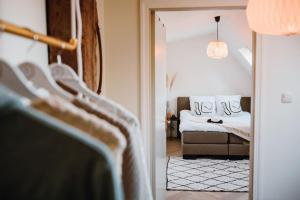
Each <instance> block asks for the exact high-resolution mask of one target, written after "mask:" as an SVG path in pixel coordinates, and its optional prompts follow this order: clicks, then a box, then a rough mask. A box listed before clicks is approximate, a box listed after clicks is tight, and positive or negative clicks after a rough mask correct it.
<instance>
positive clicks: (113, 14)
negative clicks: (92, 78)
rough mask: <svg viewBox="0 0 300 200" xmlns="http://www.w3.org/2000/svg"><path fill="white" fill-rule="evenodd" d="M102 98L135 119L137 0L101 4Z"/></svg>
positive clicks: (136, 96) (136, 94)
mask: <svg viewBox="0 0 300 200" xmlns="http://www.w3.org/2000/svg"><path fill="white" fill-rule="evenodd" d="M104 25H105V30H104V32H105V33H104V41H105V43H104V45H105V57H104V59H105V72H104V76H105V90H106V92H105V95H106V96H107V97H109V98H111V99H113V100H115V101H116V102H118V103H120V104H122V105H123V106H125V107H126V108H128V109H129V110H130V111H132V112H133V113H135V114H136V115H139V110H140V103H139V102H140V100H139V99H140V88H139V85H140V81H139V75H140V56H139V54H140V51H139V50H140V41H139V38H140V37H139V28H140V26H139V0H126V1H119V0H105V1H104Z"/></svg>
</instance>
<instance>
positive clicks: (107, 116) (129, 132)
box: [73, 98, 152, 200]
mask: <svg viewBox="0 0 300 200" xmlns="http://www.w3.org/2000/svg"><path fill="white" fill-rule="evenodd" d="M73 104H74V105H76V106H77V107H80V108H82V109H84V110H86V111H87V112H89V113H91V114H93V115H96V116H98V117H99V118H101V119H104V120H106V121H108V122H110V123H111V124H112V125H114V126H116V127H118V128H119V129H120V131H121V132H122V133H123V134H124V136H125V137H126V139H127V147H126V149H125V152H124V154H123V160H124V162H123V167H122V169H123V172H122V180H123V186H124V193H125V199H126V200H151V199H152V193H151V190H150V189H149V185H150V184H148V181H149V180H148V178H147V176H146V175H145V172H144V170H145V169H144V165H143V163H142V155H141V153H140V144H139V139H138V134H139V132H137V131H136V130H135V129H136V124H134V126H129V124H128V123H127V122H126V121H124V120H123V119H122V118H119V117H117V116H114V115H112V113H110V112H107V111H106V110H104V109H103V108H101V107H100V106H98V105H97V104H94V103H91V102H86V101H84V100H82V99H78V98H77V99H75V100H74V101H73Z"/></svg>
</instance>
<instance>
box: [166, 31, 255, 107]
mask: <svg viewBox="0 0 300 200" xmlns="http://www.w3.org/2000/svg"><path fill="white" fill-rule="evenodd" d="M167 28H168V27H167ZM167 30H168V29H167ZM214 37H215V35H212V34H209V35H206V36H197V37H194V38H189V39H185V40H181V41H175V42H171V43H168V46H167V70H168V74H169V77H171V76H173V75H174V74H175V73H177V77H176V79H175V82H174V86H173V88H172V90H171V92H170V93H169V99H171V110H172V111H173V112H174V113H176V100H177V97H178V96H191V95H218V94H225V95H230V94H241V95H242V96H250V95H251V74H250V73H249V72H248V71H247V70H246V68H245V67H244V66H242V65H240V64H239V62H237V61H236V60H235V57H234V56H233V55H232V53H231V52H229V55H228V57H227V58H225V59H221V60H216V59H211V58H208V57H207V54H206V49H207V45H208V43H209V41H211V40H212V38H214ZM229 49H230V48H229Z"/></svg>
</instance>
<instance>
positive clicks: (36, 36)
mask: <svg viewBox="0 0 300 200" xmlns="http://www.w3.org/2000/svg"><path fill="white" fill-rule="evenodd" d="M0 31H4V32H8V33H12V34H14V35H18V36H22V37H25V38H29V39H31V40H35V41H39V42H42V43H45V44H48V45H50V46H53V47H57V48H60V49H63V50H69V51H73V50H75V49H76V48H77V40H76V39H75V38H71V39H70V41H69V42H65V41H63V40H61V39H58V38H55V37H51V36H47V35H44V34H40V33H37V32H33V31H31V30H30V29H28V28H24V27H20V26H17V25H14V24H11V23H8V22H5V21H3V20H0Z"/></svg>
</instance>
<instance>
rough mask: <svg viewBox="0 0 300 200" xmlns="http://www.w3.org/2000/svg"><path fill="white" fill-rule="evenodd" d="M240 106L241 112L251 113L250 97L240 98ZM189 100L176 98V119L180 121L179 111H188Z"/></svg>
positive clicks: (187, 98)
mask: <svg viewBox="0 0 300 200" xmlns="http://www.w3.org/2000/svg"><path fill="white" fill-rule="evenodd" d="M241 106H242V109H243V111H247V112H251V97H242V99H241ZM190 109H191V108H190V99H189V97H178V98H177V117H178V119H180V111H182V110H190Z"/></svg>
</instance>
